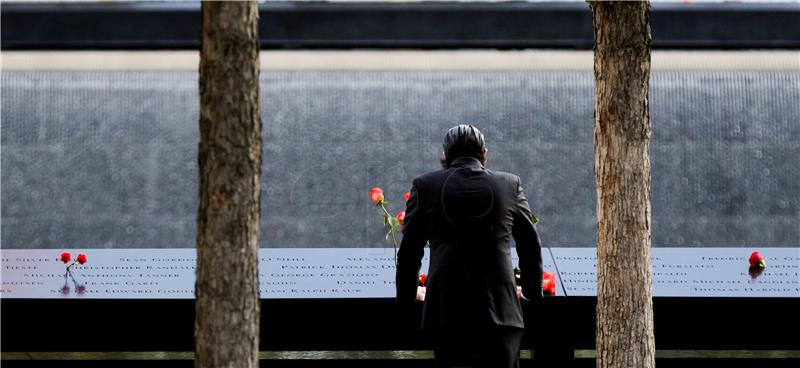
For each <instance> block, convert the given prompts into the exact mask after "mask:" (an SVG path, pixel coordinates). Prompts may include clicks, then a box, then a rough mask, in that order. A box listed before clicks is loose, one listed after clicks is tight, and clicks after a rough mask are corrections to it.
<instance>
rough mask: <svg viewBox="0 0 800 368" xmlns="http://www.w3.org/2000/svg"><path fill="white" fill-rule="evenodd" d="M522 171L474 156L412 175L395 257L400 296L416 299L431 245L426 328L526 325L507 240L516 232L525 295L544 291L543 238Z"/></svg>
mask: <svg viewBox="0 0 800 368" xmlns="http://www.w3.org/2000/svg"><path fill="white" fill-rule="evenodd" d="M534 219H535V217H534V216H533V215H532V214H531V211H530V208H529V207H528V201H527V199H526V198H525V194H524V193H523V192H522V186H521V184H520V179H519V177H518V176H516V175H513V174H509V173H505V172H500V171H492V170H488V169H486V168H484V167H483V165H481V163H480V161H478V160H477V159H474V158H470V157H461V158H457V159H455V160H453V162H452V163H451V165H450V167H449V168H447V169H443V170H439V171H434V172H430V173H427V174H425V175H422V176H420V177H417V178H416V179H414V182H413V185H412V187H411V196H410V198H409V199H408V201H407V202H406V217H405V228H404V230H403V240H402V242H401V243H400V250H399V251H398V254H397V275H396V283H397V284H396V286H397V300H398V302H399V303H400V304H401V305H403V306H410V305H413V304H414V300H415V298H416V289H417V285H416V282H417V277H418V273H419V270H420V266H421V262H422V257H423V254H424V248H425V244H426V242H429V243H430V248H431V252H430V256H431V258H430V269H429V275H428V279H427V282H426V284H427V293H426V296H425V303H424V306H423V327H424V328H426V329H431V328H447V327H464V326H475V327H480V326H491V325H501V326H512V327H520V328H523V327H524V323H523V320H522V306H521V304H520V301H519V300H518V299H517V295H516V284H515V279H514V271H513V270H514V265H513V264H512V262H511V251H510V247H509V240H510V239H511V237H512V236H513V237H514V240H515V241H516V244H517V245H516V247H517V248H516V249H517V254H518V255H519V259H520V262H519V268H520V270H521V271H522V280H521V284H522V285H521V286H522V292H523V295H524V296H525V297H526V298H528V299H534V300H535V299H540V298H541V296H542V256H541V245H540V241H539V235H538V234H537V232H536V226H535V225H534V222H535V220H534Z"/></svg>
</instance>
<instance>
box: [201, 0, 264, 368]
mask: <svg viewBox="0 0 800 368" xmlns="http://www.w3.org/2000/svg"><path fill="white" fill-rule="evenodd" d="M258 57H259V42H258V7H257V4H256V2H255V1H248V2H205V1H204V2H202V26H201V51H200V144H199V150H198V164H199V171H200V188H199V192H200V205H199V209H198V213H197V281H196V284H195V294H196V302H195V311H196V318H195V359H196V360H195V366H196V367H215V368H216V367H231V368H243V367H258V341H259V340H258V339H259V335H258V334H259V319H260V306H259V288H258V237H259V223H260V207H261V202H260V179H261V113H260V109H259V80H258V78H259V61H258Z"/></svg>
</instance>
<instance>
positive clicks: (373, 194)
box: [369, 187, 383, 204]
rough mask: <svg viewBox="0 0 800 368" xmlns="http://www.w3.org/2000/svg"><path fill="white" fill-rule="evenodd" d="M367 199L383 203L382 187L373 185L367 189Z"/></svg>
mask: <svg viewBox="0 0 800 368" xmlns="http://www.w3.org/2000/svg"><path fill="white" fill-rule="evenodd" d="M369 199H370V200H371V201H372V202H373V203H375V204H381V203H383V189H381V188H378V187H375V188H372V189H371V190H370V191H369Z"/></svg>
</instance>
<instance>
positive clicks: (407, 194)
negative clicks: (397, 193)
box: [403, 192, 411, 200]
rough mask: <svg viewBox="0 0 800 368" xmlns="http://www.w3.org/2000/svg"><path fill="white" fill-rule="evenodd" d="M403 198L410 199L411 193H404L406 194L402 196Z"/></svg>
mask: <svg viewBox="0 0 800 368" xmlns="http://www.w3.org/2000/svg"><path fill="white" fill-rule="evenodd" d="M403 198H405V199H406V200H408V199H409V198H411V192H406V194H403Z"/></svg>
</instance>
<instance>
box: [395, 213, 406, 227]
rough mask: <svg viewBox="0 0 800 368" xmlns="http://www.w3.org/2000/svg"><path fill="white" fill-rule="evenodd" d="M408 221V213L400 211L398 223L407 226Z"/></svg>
mask: <svg viewBox="0 0 800 368" xmlns="http://www.w3.org/2000/svg"><path fill="white" fill-rule="evenodd" d="M405 220H406V211H400V212H398V213H397V221H400V225H405V224H406V223H405Z"/></svg>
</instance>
